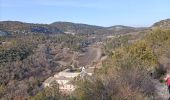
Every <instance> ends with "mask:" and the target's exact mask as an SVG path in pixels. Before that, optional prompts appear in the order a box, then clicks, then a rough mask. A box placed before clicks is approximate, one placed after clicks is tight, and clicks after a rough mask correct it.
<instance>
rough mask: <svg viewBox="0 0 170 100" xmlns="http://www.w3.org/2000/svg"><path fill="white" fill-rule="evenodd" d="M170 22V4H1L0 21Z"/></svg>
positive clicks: (55, 0)
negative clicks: (169, 19)
mask: <svg viewBox="0 0 170 100" xmlns="http://www.w3.org/2000/svg"><path fill="white" fill-rule="evenodd" d="M168 18H170V0H0V21H7V20H11V21H22V22H28V23H41V24H49V23H52V22H56V21H67V22H75V23H85V24H91V25H100V26H113V25H127V26H136V27H147V26H150V25H152V24H153V23H154V22H157V21H159V20H162V19H168Z"/></svg>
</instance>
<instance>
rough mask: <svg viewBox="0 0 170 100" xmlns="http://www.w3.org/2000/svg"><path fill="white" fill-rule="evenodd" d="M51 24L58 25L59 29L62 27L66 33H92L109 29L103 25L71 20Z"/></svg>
mask: <svg viewBox="0 0 170 100" xmlns="http://www.w3.org/2000/svg"><path fill="white" fill-rule="evenodd" d="M50 25H51V26H54V27H57V28H58V29H60V30H61V31H63V32H65V33H72V34H92V33H100V32H99V30H105V31H107V30H106V29H105V28H104V27H101V26H94V25H87V24H79V23H71V22H54V23H52V24H50Z"/></svg>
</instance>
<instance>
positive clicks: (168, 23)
mask: <svg viewBox="0 0 170 100" xmlns="http://www.w3.org/2000/svg"><path fill="white" fill-rule="evenodd" d="M152 27H153V28H165V29H168V28H170V19H165V20H161V21H159V22H156V23H154V24H153V25H152Z"/></svg>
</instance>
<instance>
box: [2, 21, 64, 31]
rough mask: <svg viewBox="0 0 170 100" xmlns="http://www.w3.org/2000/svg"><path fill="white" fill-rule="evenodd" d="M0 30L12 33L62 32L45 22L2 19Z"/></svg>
mask: <svg viewBox="0 0 170 100" xmlns="http://www.w3.org/2000/svg"><path fill="white" fill-rule="evenodd" d="M0 30H2V31H6V32H9V33H11V34H13V33H25V34H27V33H35V34H36V33H43V34H59V33H62V32H61V31H60V30H59V29H58V28H56V27H53V26H49V25H47V24H32V23H24V22H19V21H2V22H0Z"/></svg>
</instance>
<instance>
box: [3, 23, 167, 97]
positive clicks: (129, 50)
mask: <svg viewBox="0 0 170 100" xmlns="http://www.w3.org/2000/svg"><path fill="white" fill-rule="evenodd" d="M20 24H21V25H20ZM22 24H23V23H19V25H18V26H17V25H16V27H14V29H15V28H16V30H18V27H19V28H20V29H24V28H25V27H24V25H22ZM20 26H22V27H20ZM3 27H6V26H3ZM12 27H13V26H12ZM37 27H38V28H37ZM46 27H47V26H46V25H44V26H43V27H39V26H36V25H34V27H31V29H34V32H33V33H32V34H21V33H22V32H21V31H17V32H14V33H13V34H11V35H9V36H0V99H5V100H8V99H25V98H27V99H30V100H42V99H44V100H65V99H68V100H120V99H123V100H124V99H125V100H131V99H136V100H152V99H153V100H155V99H157V98H158V97H157V94H156V92H155V91H156V88H155V85H154V80H155V79H159V80H162V76H163V75H164V74H165V73H166V71H167V70H169V68H170V66H169V65H170V63H169V62H170V30H166V29H156V30H148V31H146V32H143V33H140V34H139V35H138V36H137V37H134V36H133V34H131V35H120V36H118V37H115V38H113V39H108V40H106V41H103V42H105V43H104V47H103V51H104V54H105V55H106V56H108V58H107V59H106V60H104V61H103V62H102V64H103V67H102V68H101V69H96V72H95V74H94V75H93V76H92V77H88V78H87V79H86V80H81V79H80V80H78V81H76V82H75V84H76V85H77V88H76V90H75V91H74V92H73V93H72V94H71V95H63V94H61V93H60V92H59V90H58V85H57V84H55V85H54V86H53V87H51V88H46V89H43V88H42V87H41V86H42V82H43V81H44V80H45V79H46V78H48V77H49V76H51V75H53V74H54V73H56V72H58V71H61V70H63V69H65V68H67V67H69V66H61V65H60V64H59V63H57V61H60V60H62V59H64V56H63V55H62V54H63V51H64V52H66V53H67V50H68V52H69V53H70V52H71V53H72V52H73V51H78V52H79V51H81V50H82V48H84V47H86V46H88V45H89V44H90V43H91V42H92V41H93V40H88V39H89V38H88V35H90V34H87V35H69V34H58V35H52V36H51V35H44V34H35V33H36V32H37V31H39V32H40V33H41V32H42V30H43V33H45V32H47V33H49V32H48V30H46ZM83 27H85V26H83ZM86 27H87V26H86ZM26 28H28V26H26ZM29 28H30V27H29ZM3 29H4V28H3ZM39 29H42V30H39ZM7 30H11V29H7ZM12 30H13V29H12ZM51 30H53V29H51ZM5 31H6V30H5ZM9 32H10V31H9ZM20 32H21V33H20ZM30 32H31V31H30ZM26 33H27V32H26ZM92 35H94V34H92ZM101 40H102V39H101ZM101 40H100V41H101ZM89 41H90V42H89ZM93 42H94V41H93Z"/></svg>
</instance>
